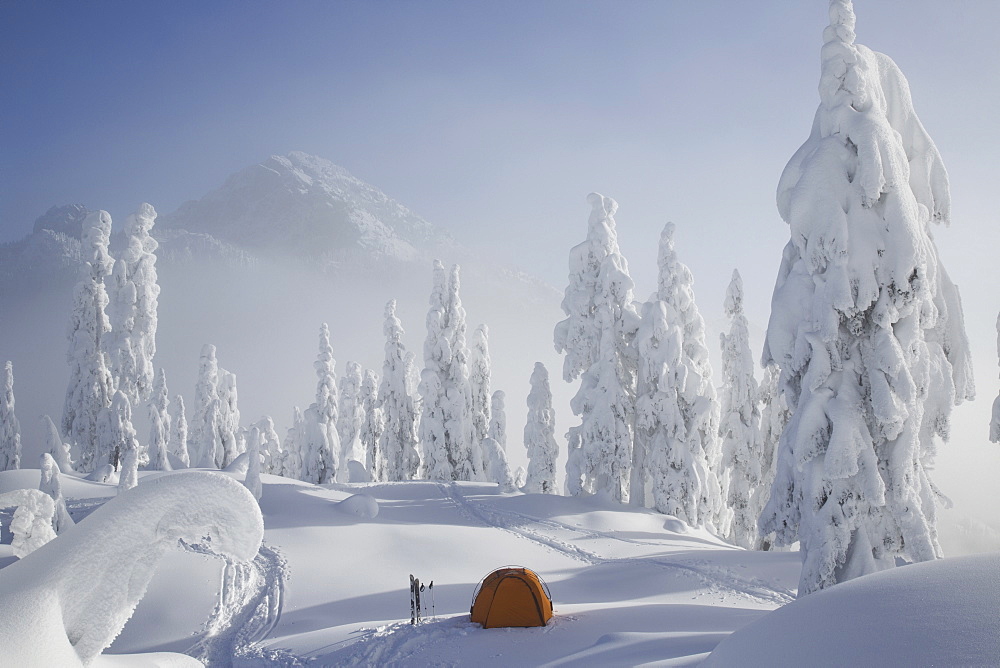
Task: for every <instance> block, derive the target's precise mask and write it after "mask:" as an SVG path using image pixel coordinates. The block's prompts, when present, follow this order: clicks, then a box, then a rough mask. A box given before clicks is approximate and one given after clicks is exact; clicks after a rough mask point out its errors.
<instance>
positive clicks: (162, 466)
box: [149, 369, 172, 471]
mask: <svg viewBox="0 0 1000 668" xmlns="http://www.w3.org/2000/svg"><path fill="white" fill-rule="evenodd" d="M169 408H170V395H169V394H168V393H167V377H166V373H165V372H164V371H163V369H157V371H156V376H154V378H153V389H152V393H151V395H150V398H149V468H151V469H153V470H156V471H169V470H171V468H172V467H171V466H170V461H169V460H168V459H167V452H169V449H170V436H171V431H170V410H169Z"/></svg>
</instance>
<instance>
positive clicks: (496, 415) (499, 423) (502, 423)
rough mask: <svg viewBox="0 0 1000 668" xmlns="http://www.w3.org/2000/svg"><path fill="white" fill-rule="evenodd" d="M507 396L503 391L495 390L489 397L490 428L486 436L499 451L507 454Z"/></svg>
mask: <svg viewBox="0 0 1000 668" xmlns="http://www.w3.org/2000/svg"><path fill="white" fill-rule="evenodd" d="M506 397H507V395H506V394H504V391H503V390H497V391H496V392H494V393H493V396H491V397H490V428H489V429H488V430H487V434H488V435H489V437H490V438H492V439H493V440H494V441H496V442H497V445H499V446H500V449H501V450H503V451H504V452H507V408H506V406H505V401H506Z"/></svg>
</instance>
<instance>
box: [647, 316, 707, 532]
mask: <svg viewBox="0 0 1000 668" xmlns="http://www.w3.org/2000/svg"><path fill="white" fill-rule="evenodd" d="M680 322H681V321H680V317H679V316H678V314H677V312H676V311H675V310H674V308H673V307H672V306H671V305H670V304H668V303H667V302H665V301H661V300H655V299H654V300H650V301H648V302H646V303H645V304H644V305H643V310H642V325H641V327H640V328H639V334H638V337H637V347H638V351H639V383H638V399H637V401H636V439H635V448H634V450H633V460H632V479H631V488H632V493H631V496H632V499H631V501H632V502H633V503H635V504H637V505H640V506H645V505H652V507H654V508H656V509H657V510H658V511H659V512H661V513H664V514H666V515H673V516H674V517H676V518H678V519H681V520H683V521H685V522H687V523H688V524H690V525H692V526H698V525H700V524H702V523H703V519H702V517H703V514H702V513H701V512H700V511H699V509H700V508H701V504H700V503H699V500H700V499H701V498H702V487H703V485H704V484H705V481H706V479H707V477H708V460H707V458H706V457H705V453H704V451H703V450H702V449H701V448H700V447H699V446H700V445H701V441H700V439H694V440H692V439H689V438H687V436H688V432H687V427H686V425H685V422H684V414H683V410H682V399H681V396H682V395H683V393H684V390H685V386H686V381H687V373H688V365H686V364H684V359H683V350H684V343H683V341H684V335H683V331H682V329H681V325H680ZM702 407H703V408H707V407H706V406H704V403H703V404H702ZM695 433H696V434H697V433H698V432H695Z"/></svg>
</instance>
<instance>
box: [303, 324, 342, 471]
mask: <svg viewBox="0 0 1000 668" xmlns="http://www.w3.org/2000/svg"><path fill="white" fill-rule="evenodd" d="M314 366H315V368H316V376H317V378H318V381H317V384H316V401H315V403H313V404H312V405H311V406H310V407H309V408H307V409H306V412H305V414H304V418H305V423H304V425H303V427H304V429H299V428H297V429H296V434H295V440H296V443H297V445H298V446H299V451H300V452H301V453H302V480H305V481H306V482H311V483H314V484H325V483H328V482H334V481H335V480H336V478H337V470H338V465H339V463H340V436H339V435H338V433H337V416H338V403H339V399H338V393H337V375H336V369H337V361H336V360H335V359H334V358H333V347H332V346H331V345H330V328H329V327H328V326H327V324H326V323H325V322H324V323H323V324H322V326H321V327H320V330H319V355H318V356H317V358H316V363H315V365H314ZM345 465H346V462H345Z"/></svg>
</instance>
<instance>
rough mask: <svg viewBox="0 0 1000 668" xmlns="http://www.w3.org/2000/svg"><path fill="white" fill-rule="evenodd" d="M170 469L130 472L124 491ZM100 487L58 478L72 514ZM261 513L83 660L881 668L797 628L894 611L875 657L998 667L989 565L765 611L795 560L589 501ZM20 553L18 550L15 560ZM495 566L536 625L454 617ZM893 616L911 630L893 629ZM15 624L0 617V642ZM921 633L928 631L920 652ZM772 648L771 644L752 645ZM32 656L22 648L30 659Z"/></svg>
mask: <svg viewBox="0 0 1000 668" xmlns="http://www.w3.org/2000/svg"><path fill="white" fill-rule="evenodd" d="M175 475H178V474H171V473H167V474H163V473H153V472H149V473H145V474H142V477H141V481H140V486H139V489H142V488H143V487H144V486H148V485H150V484H151V482H152V481H153V480H156V479H157V478H160V477H162V476H175ZM180 475H185V474H180ZM220 475H227V476H230V477H233V478H235V479H237V480H241V479H242V477H243V476H242V474H240V473H239V472H230V473H222V474H220ZM38 478H39V473H38V471H37V470H31V469H28V470H21V471H7V472H3V473H0V493H3V492H7V491H11V490H14V489H22V488H34V487H36V486H37V483H38ZM115 489H116V488H115V487H114V486H112V485H110V484H107V483H97V482H90V481H86V480H81V479H78V478H73V477H71V476H63V491H64V494H65V495H66V496H67V498H68V499H69V508H70V512H71V514H72V515H73V517H74V518H75V519H76V520H77V521H80V520H81V519H82V518H84V517H86V516H87V515H89V514H90V513H92V512H94V511H95V509H96V508H98V507H100V506H102V505H103V504H105V503H106V502H107V501H108V500H109V499H111V498H113V497H114V495H115ZM357 495H362V496H357ZM192 502H194V499H192ZM260 508H261V511H262V513H263V516H264V527H265V530H264V540H263V544H262V545H261V547H260V550H259V551H258V554H257V557H256V559H255V560H254V561H253V563H252V564H245V565H230V566H225V562H223V561H222V560H221V559H218V558H215V557H213V556H210V555H207V554H205V553H204V552H205V550H204V549H199V548H188V549H182V548H181V547H178V549H176V550H172V551H170V552H168V554H167V555H166V557H165V558H164V559H163V561H162V562H161V565H160V567H159V568H158V570H157V571H156V573H155V574H154V575H153V578H152V580H151V582H150V585H149V588H148V591H147V592H146V595H145V597H144V598H143V599H142V600H141V602H140V603H139V605H138V608H137V609H136V611H135V614H134V616H133V617H132V619H131V620H130V621H129V622H128V623H127V624H126V625H125V627H124V630H123V631H122V633H121V635H120V636H118V638H117V639H116V640H115V641H114V643H113V644H112V645H111V647H110V648H109V649H107V650H106V651H105V653H104V655H103V656H101V657H99V658H98V660H97V661H96V662H95V665H129V666H135V665H161V666H163V665H183V664H182V663H181V662H183V660H184V658H185V657H183V656H178V653H183V654H187V655H192V656H195V657H197V658H199V659H200V660H202V661H205V662H208V663H209V664H211V665H227V664H228V663H229V662H230V661H232V663H233V664H234V665H299V664H301V663H312V664H313V665H401V666H407V665H413V666H417V665H420V666H423V665H482V666H491V665H493V666H511V665H601V666H605V665H641V664H647V663H656V664H657V665H694V664H697V663H699V662H701V661H703V660H704V659H705V658H706V657H707V656H708V654H709V653H710V652H712V650H713V649H714V648H715V647H716V646H717V645H718V644H719V643H720V642H721V641H723V640H724V639H726V638H727V636H729V635H730V634H731V633H732V632H733V631H736V630H737V629H742V628H743V627H747V628H746V629H745V630H743V631H741V632H740V633H737V634H735V635H733V636H732V638H731V639H730V640H728V641H727V642H726V644H725V645H724V646H723V650H724V653H721V652H723V650H720V655H718V657H717V658H718V659H719V661H718V663H719V664H720V665H733V663H732V657H735V656H743V655H745V652H747V651H750V650H749V649H748V648H757V649H755V650H754V651H755V652H757V654H755V655H754V656H757V657H758V658H757V659H756V662H757V665H767V664H769V663H770V661H772V660H773V659H774V657H775V656H781V657H784V659H788V660H791V661H792V662H793V663H796V662H798V661H800V660H806V659H809V661H808V662H809V663H815V661H827V660H829V662H831V663H838V657H839V658H844V659H845V660H847V663H848V664H849V663H856V662H857V661H859V660H860V661H862V662H864V661H865V659H866V658H871V659H872V660H873V661H875V662H876V663H881V662H882V660H883V659H885V658H886V657H888V656H892V655H891V654H885V653H884V652H883V653H879V652H878V651H877V646H876V644H875V643H873V642H872V640H871V639H867V640H865V641H864V642H865V643H869V644H868V645H860V646H859V645H858V643H853V644H850V645H849V646H846V647H841V648H840V649H837V647H835V646H833V645H831V646H830V647H825V646H824V649H823V651H822V652H821V653H817V652H818V650H816V649H815V647H817V646H816V645H815V644H814V640H809V639H808V638H806V637H805V636H804V635H803V634H804V633H805V630H806V629H812V631H811V633H812V634H814V635H816V634H818V635H817V638H819V637H820V636H822V635H823V633H822V630H821V629H822V628H823V625H824V624H826V623H829V621H823V620H824V619H827V620H828V619H829V618H838V619H839V618H845V619H846V618H850V619H851V620H853V621H850V622H845V623H848V625H850V626H851V627H852V628H856V629H860V630H864V629H868V630H869V635H871V634H872V633H875V634H876V636H882V635H884V634H883V633H882V631H873V629H878V628H880V627H878V624H879V623H882V622H883V621H884V620H885V619H886V618H888V617H893V616H894V619H895V622H894V624H893V626H892V630H891V635H893V637H894V640H893V643H892V646H893V647H896V648H908V653H907V654H906V656H910V657H917V656H920V655H921V654H920V653H921V652H924V651H931V649H933V648H937V649H936V650H934V651H935V652H936V653H935V654H934V656H936V657H938V659H940V660H941V661H943V662H945V663H948V661H947V659H948V658H949V657H950V656H953V657H954V658H955V659H956V660H960V662H961V663H963V664H968V663H973V664H975V663H982V662H986V663H988V662H989V660H987V659H988V657H990V656H992V657H993V658H994V659H995V658H996V657H997V656H1000V653H998V643H1000V640H998V639H1000V622H998V621H997V618H996V615H995V603H996V601H997V600H1000V582H998V579H1000V568H998V567H997V566H998V561H997V560H998V557H997V555H987V556H981V557H965V558H957V559H947V560H944V561H941V562H935V563H932V564H924V565H917V566H908V567H905V568H899V569H895V570H894V571H891V572H889V573H881V574H877V575H875V576H869V577H866V578H862V579H860V580H858V581H856V582H852V583H847V584H845V585H841V586H838V587H836V588H834V589H833V590H831V591H830V592H822V593H819V594H814V595H811V596H808V597H805V598H804V599H802V600H801V601H797V602H795V603H794V604H793V605H791V606H789V607H787V608H784V609H782V610H781V612H778V613H776V614H775V615H769V614H768V613H769V612H770V611H772V610H774V609H776V608H779V607H781V606H784V605H785V604H788V603H792V601H793V600H794V589H795V587H796V584H797V582H798V577H799V569H800V561H799V555H798V553H795V552H791V553H790V552H772V553H765V552H747V551H744V550H741V549H738V548H734V547H731V546H729V545H726V544H725V543H722V542H720V541H719V540H718V539H716V538H714V537H713V536H711V535H710V534H707V533H705V532H703V531H700V530H697V529H691V528H689V527H686V526H685V525H683V524H682V523H681V522H679V521H678V520H676V519H674V518H671V517H669V516H664V515H660V514H657V513H655V512H652V511H649V510H639V509H635V508H632V507H628V506H622V505H619V504H617V503H614V502H612V501H610V500H609V499H607V498H604V497H600V496H596V497H590V498H570V497H563V496H545V495H526V494H500V493H498V492H497V488H496V486H495V485H487V484H477V483H453V484H443V483H433V482H403V483H383V484H371V485H356V484H353V485H329V486H315V485H310V484H307V483H303V482H299V481H294V480H288V479H284V478H280V477H277V476H267V475H265V476H263V496H262V498H261V501H260ZM11 514H12V511H11V509H9V508H8V509H4V510H2V511H0V526H2V533H0V543H2V544H0V567H2V568H0V586H7V587H9V586H10V581H9V580H10V578H5V577H4V576H7V575H9V574H13V571H7V569H8V568H10V566H11V564H13V563H16V562H17V560H16V558H15V557H14V556H13V554H12V551H11V547H10V542H11V534H10V530H9V525H10V519H11ZM94 519H99V518H97V517H96V516H95V518H94ZM92 523H93V520H87V521H85V522H83V524H81V525H80V526H79V527H78V531H79V530H82V529H86V528H87V527H88V525H91V524H92ZM249 524H252V523H248V525H249ZM137 532H138V534H139V535H149V534H151V529H150V528H149V527H146V528H141V529H137ZM64 540H67V538H66V537H61V538H57V539H56V542H59V541H64ZM43 549H44V548H43ZM39 556H41V552H39V553H36V554H32V555H28V556H27V557H26V558H25V560H24V563H23V564H22V567H23V566H29V565H30V563H31V560H32V559H38V558H39ZM507 564H520V565H524V566H528V567H530V568H532V569H534V570H535V571H536V572H538V573H539V574H540V575H541V576H542V578H543V579H544V580H545V581H546V582H547V583H548V585H549V588H550V590H551V592H552V597H553V601H554V606H555V616H554V617H553V619H552V620H551V621H550V623H549V624H548V626H546V627H544V628H534V629H490V630H483V629H481V628H480V627H479V625H478V624H473V623H471V622H470V621H469V607H470V605H471V599H472V595H473V592H474V590H475V587H476V584H477V583H478V581H479V580H480V579H481V578H482V577H483V576H484V575H486V574H487V573H488V572H490V571H491V570H493V569H494V568H496V567H498V566H503V565H507ZM14 570H17V569H14ZM24 570H25V569H23V568H22V571H24ZM411 573H412V574H414V575H416V576H417V577H419V578H420V579H421V581H422V582H424V583H425V585H426V584H429V583H431V582H433V583H434V587H433V588H432V589H430V590H427V591H425V594H424V602H425V604H426V611H425V613H424V614H425V621H424V623H423V624H421V625H419V626H416V627H413V626H411V625H410V624H409V594H408V587H409V575H410V574H411ZM123 579H125V578H124V576H123ZM84 581H85V582H87V584H86V586H92V585H93V583H92V582H89V581H87V580H86V579H85V580H84ZM113 583H114V580H111V581H110V584H111V585H112V586H113ZM100 586H102V587H107V586H109V582H105V583H103V584H101V585H100ZM122 586H124V584H123V585H122ZM956 592H957V593H956ZM102 598H104V597H102ZM41 602H42V599H41V598H40V599H39V603H41ZM827 602H829V603H827ZM991 605H992V606H993V607H994V609H993V610H984V608H988V607H990V606H991ZM928 608H933V609H932V610H928ZM866 610H867V611H868V613H866V616H862V617H859V616H858V615H859V614H861V613H860V612H859V611H866ZM873 611H877V613H876V612H873ZM848 612H849V613H850V614H847V613H848ZM904 613H906V614H904ZM907 614H909V615H910V616H911V617H913V618H914V620H918V619H923V620H925V621H924V623H915V622H914V623H911V622H910V621H909V618H908V617H907ZM873 615H874V616H873ZM866 620H868V621H866ZM928 620H929V621H928ZM19 623H20V620H19V619H14V618H11V617H7V618H4V619H2V620H0V638H5V637H7V634H10V633H16V632H18V628H20V627H19V626H18V624H19ZM928 624H930V626H928ZM931 630H933V631H934V633H933V636H934V638H935V640H934V641H933V643H932V644H931V646H929V648H928V649H927V650H923V649H919V648H920V646H921V643H923V642H925V641H924V639H926V638H928V637H930V635H931ZM38 637H40V638H44V637H46V635H45V634H40V635H39V636H38ZM793 639H798V640H793ZM945 639H946V641H945ZM817 642H818V641H817ZM925 644H926V643H925ZM772 645H773V646H781V647H784V648H785V649H784V650H783V651H784V653H783V654H781V653H779V654H773V653H772V654H768V653H767V652H768V651H772V650H769V649H768V648H770V647H771V646H772ZM3 646H4V644H3V643H0V647H3ZM811 647H812V649H810V648H811ZM859 647H860V649H859ZM734 648H735V649H734ZM762 648H763V649H762ZM915 648H917V649H915ZM45 650H46V648H44V647H41V646H39V647H38V657H39V659H40V660H41V662H42V663H44V657H45V656H46V651H45ZM2 651H3V650H2V649H0V653H2ZM789 652H791V653H789ZM838 652H839V654H838ZM914 652H916V654H915V653H914ZM149 653H156V654H149ZM123 654H129V655H135V654H142V656H121V655H123ZM747 656H748V655H747ZM900 656H902V655H900ZM727 657H728V658H727ZM790 657H795V658H794V659H792V658H790ZM876 658H877V659H878V660H877V661H876ZM0 663H3V662H2V661H0ZM845 665H846V664H845Z"/></svg>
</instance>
